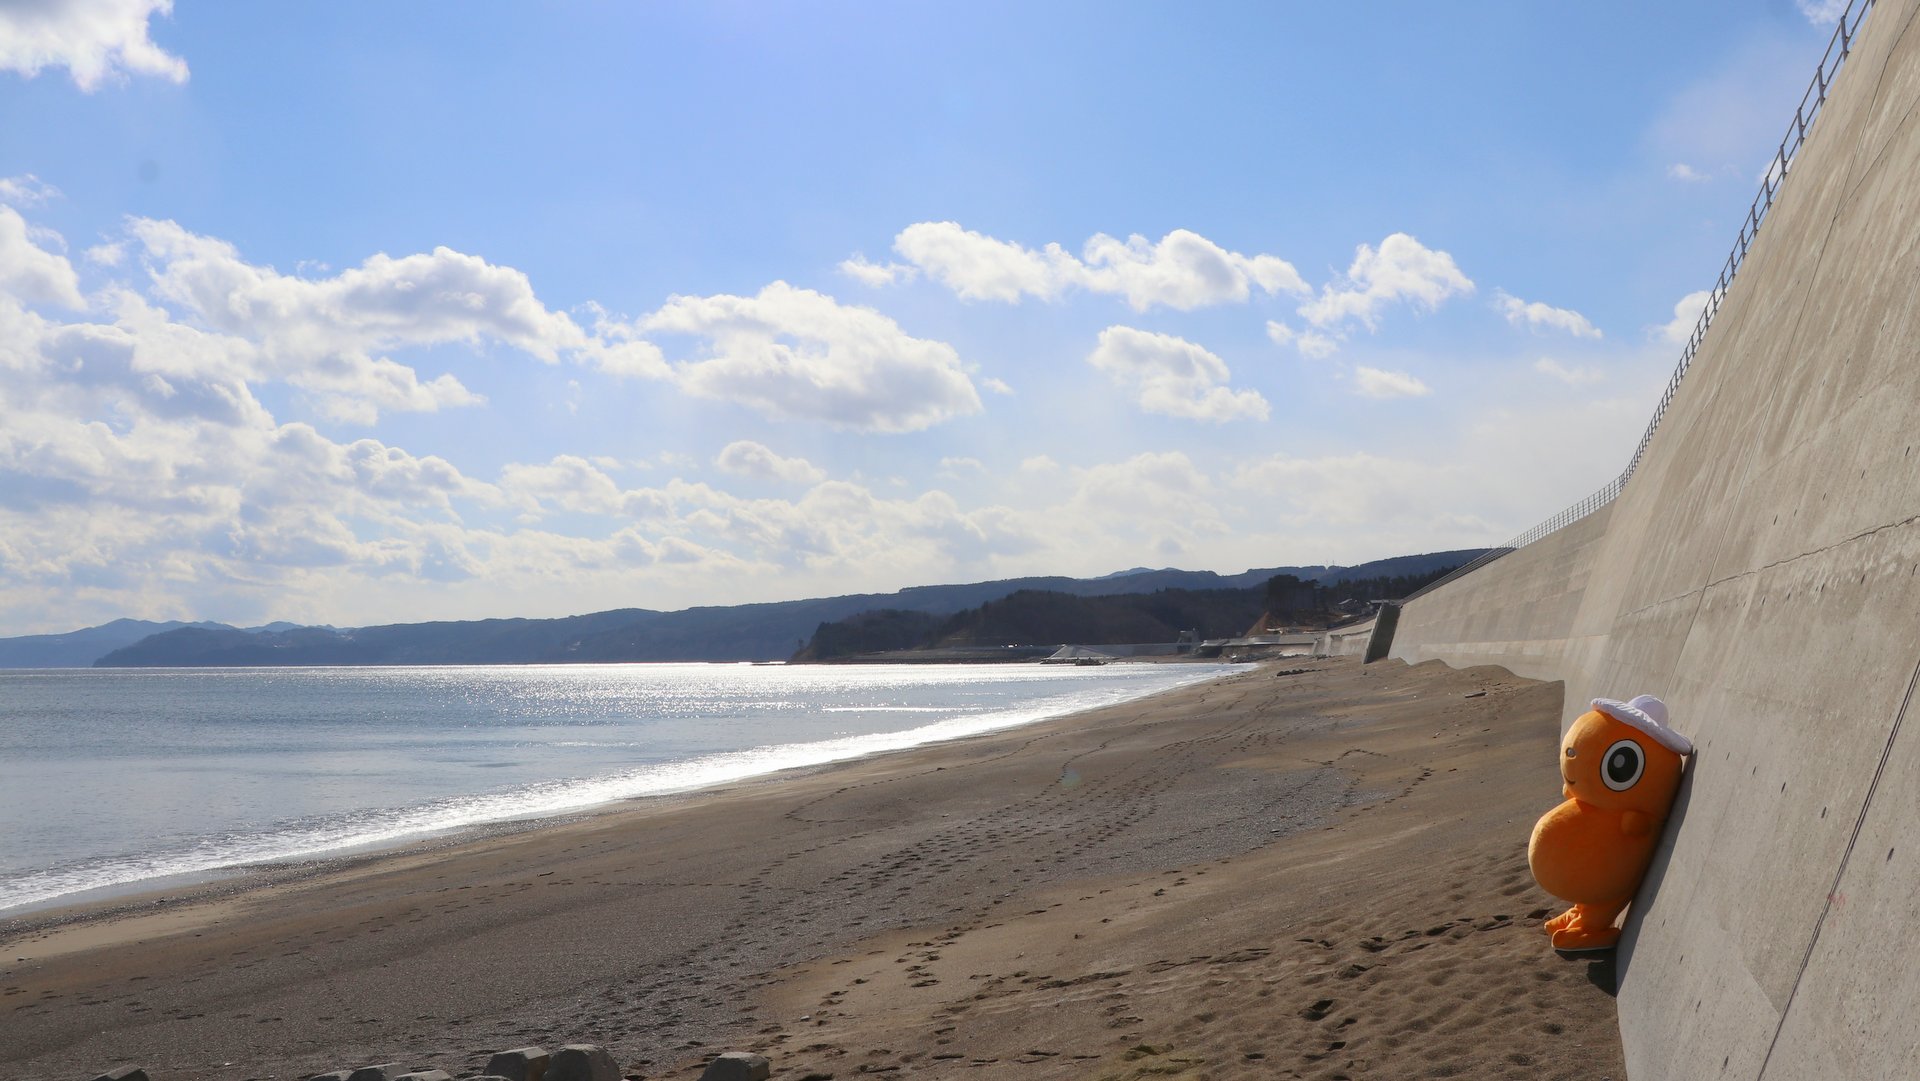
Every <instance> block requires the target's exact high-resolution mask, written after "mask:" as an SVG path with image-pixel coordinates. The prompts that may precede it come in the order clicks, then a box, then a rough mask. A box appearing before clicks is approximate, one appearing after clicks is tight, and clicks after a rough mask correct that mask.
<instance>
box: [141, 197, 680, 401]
mask: <svg viewBox="0 0 1920 1081" xmlns="http://www.w3.org/2000/svg"><path fill="white" fill-rule="evenodd" d="M129 232H130V233H131V235H132V237H133V239H134V240H135V241H136V242H137V243H138V244H139V245H140V248H141V254H142V257H143V260H144V262H145V264H146V266H147V269H148V273H149V275H150V278H151V281H152V288H153V293H154V294H155V295H156V296H158V297H160V298H161V299H163V300H166V301H170V302H172V303H174V304H177V305H179V306H180V307H182V308H184V309H185V310H186V311H187V312H189V313H191V314H192V315H193V316H194V317H196V318H197V319H198V320H199V321H200V322H202V323H203V324H205V325H206V326H207V327H209V328H211V329H213V330H216V331H219V332H221V333H224V334H228V335H231V336H234V337H236V338H240V339H242V340H244V341H246V342H248V343H250V344H251V345H252V346H254V348H255V350H256V353H257V359H258V364H259V366H260V370H261V374H263V375H267V376H271V377H274V378H280V379H285V380H286V381H287V382H289V383H292V384H293V385H295V386H298V387H301V388H302V389H305V390H308V391H311V392H313V393H314V394H316V395H317V396H318V400H319V403H320V405H321V407H322V409H323V410H324V411H325V412H326V413H327V414H328V415H330V416H332V417H335V418H336V419H340V420H346V421H352V422H355V423H371V422H372V421H373V420H374V419H375V418H376V417H377V416H378V414H379V412H380V411H382V410H410V411H429V412H430V411H434V410H438V409H442V408H447V407H450V406H462V405H472V404H476V403H478V402H480V401H482V400H483V399H482V398H481V397H480V396H479V395H477V394H474V393H473V392H471V391H469V390H468V389H467V388H466V387H465V386H463V385H462V384H461V383H460V381H459V380H458V379H457V378H455V377H454V376H453V375H451V374H445V375H440V376H437V377H435V378H433V379H430V380H422V379H421V378H419V376H418V374H417V373H416V372H415V371H414V370H413V369H412V368H411V367H408V366H406V365H404V364H402V363H399V362H397V361H395V360H393V359H391V358H388V357H384V356H377V355H375V354H376V353H377V352H378V351H383V350H388V349H396V348H403V347H411V346H425V345H437V344H444V343H448V342H465V343H471V344H478V343H480V342H483V341H486V340H495V341H500V342H503V343H505V344H508V345H511V346H513V347H515V348H517V349H520V350H522V351H524V352H526V353H528V354H530V355H532V356H534V357H536V358H538V359H540V360H543V361H547V362H549V363H551V362H553V361H556V360H557V359H559V357H560V355H561V353H562V352H563V351H572V352H581V353H583V354H591V355H592V356H593V357H595V358H596V359H598V361H599V363H600V364H601V366H602V367H608V368H612V367H615V366H616V365H615V364H614V363H612V362H610V361H609V360H608V359H607V358H608V357H625V356H626V355H628V354H637V355H638V359H636V360H633V361H631V362H630V363H632V364H633V365H634V366H637V367H639V366H644V362H645V358H646V351H647V350H648V349H649V348H651V347H649V346H647V344H646V343H644V342H640V343H614V344H608V343H604V342H598V341H589V339H588V338H587V336H586V334H585V333H584V332H583V331H581V330H580V328H579V327H578V326H576V325H575V324H574V323H573V321H572V320H571V319H569V318H568V317H567V316H565V315H564V314H561V313H558V312H553V311H549V310H548V309H547V308H546V307H545V306H544V305H542V304H541V303H540V301H539V300H538V299H537V298H536V297H535V296H534V294H533V287H532V285H531V283H529V282H528V281H527V277H526V275H525V274H522V273H521V272H520V271H518V270H514V269H513V268H511V267H502V266H495V265H492V264H489V263H488V262H486V260H484V259H481V258H479V257H477V256H472V255H465V254H462V253H460V252H456V251H453V250H452V249H449V248H435V249H434V250H433V251H432V252H431V253H428V254H417V255H409V256H404V257H402V258H398V259H396V258H393V257H391V256H388V255H384V254H382V255H374V256H372V257H370V258H369V259H367V260H366V261H365V262H364V263H362V264H361V265H360V266H358V267H354V268H351V269H348V270H345V271H342V272H341V273H340V274H338V275H336V276H334V277H330V278H320V279H308V278H298V277H291V276H287V275H283V274H280V273H278V272H276V271H275V270H273V269H272V268H271V267H263V266H256V265H254V264H251V263H248V262H246V261H245V260H243V259H242V258H241V257H240V255H239V252H238V251H237V250H236V249H235V248H234V247H233V245H231V244H228V243H227V242H225V241H223V240H217V239H215V238H212V237H206V236H200V235H197V234H194V233H191V232H188V231H187V230H185V229H183V228H181V227H180V226H179V225H177V224H175V223H173V222H171V221H155V220H151V219H144V218H141V219H134V220H133V221H132V222H130V223H129Z"/></svg>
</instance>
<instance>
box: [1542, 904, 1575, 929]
mask: <svg viewBox="0 0 1920 1081" xmlns="http://www.w3.org/2000/svg"><path fill="white" fill-rule="evenodd" d="M1578 911H1580V910H1579V909H1577V908H1569V909H1567V910H1566V911H1565V912H1562V913H1560V914H1559V915H1558V916H1555V917H1554V918H1552V919H1550V920H1548V921H1547V922H1546V923H1544V924H1541V926H1542V927H1545V928H1546V930H1547V933H1548V934H1553V933H1554V932H1556V931H1559V930H1561V929H1562V928H1566V927H1571V926H1573V916H1574V913H1576V912H1578Z"/></svg>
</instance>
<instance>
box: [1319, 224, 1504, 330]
mask: <svg viewBox="0 0 1920 1081" xmlns="http://www.w3.org/2000/svg"><path fill="white" fill-rule="evenodd" d="M1473 288H1474V287H1473V282H1471V281H1469V280H1468V279H1467V276H1466V275H1465V274H1462V273H1461V272H1460V268H1459V267H1458V266H1455V265H1454V262H1453V256H1451V255H1448V254H1447V253H1446V252H1443V251H1436V250H1434V249H1432V248H1428V247H1426V246H1425V245H1423V244H1421V243H1420V242H1419V241H1418V240H1415V239H1414V238H1413V237H1411V236H1408V235H1407V234H1405V233H1394V234H1393V235H1391V236H1389V237H1387V238H1386V239H1385V240H1383V241H1381V242H1380V247H1379V248H1378V249H1375V248H1373V247H1371V246H1369V245H1366V244H1362V245H1360V246H1359V248H1358V249H1357V250H1356V251H1355V252H1354V256H1353V264H1352V265H1351V266H1349V267H1348V268H1347V273H1346V275H1345V278H1344V280H1341V281H1337V282H1330V283H1328V284H1327V285H1326V286H1324V287H1323V288H1322V289H1321V291H1320V295H1319V296H1318V297H1317V298H1315V299H1314V300H1311V301H1309V302H1307V303H1306V304H1303V305H1301V306H1300V314H1301V316H1302V317H1304V318H1305V319H1306V320H1307V322H1309V323H1311V324H1313V325H1314V326H1316V327H1320V328H1322V329H1329V328H1337V327H1340V326H1342V325H1344V324H1347V323H1349V322H1352V321H1358V322H1360V323H1362V324H1364V325H1365V326H1366V327H1367V328H1368V329H1369V330H1371V329H1373V328H1374V327H1375V326H1376V325H1377V324H1378V321H1379V318H1380V311H1381V309H1383V308H1385V307H1388V306H1390V305H1392V304H1395V303H1399V302H1402V301H1404V302H1406V303H1409V304H1412V305H1414V306H1416V307H1420V308H1425V309H1426V310H1428V311H1432V310H1433V309H1435V308H1437V307H1439V306H1440V305H1441V303H1442V302H1444V301H1446V300H1447V299H1448V298H1450V297H1455V296H1463V295H1466V294H1469V293H1472V292H1473Z"/></svg>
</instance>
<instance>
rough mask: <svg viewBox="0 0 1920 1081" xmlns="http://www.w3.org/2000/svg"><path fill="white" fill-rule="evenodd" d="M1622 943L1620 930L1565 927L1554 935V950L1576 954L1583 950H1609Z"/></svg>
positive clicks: (1615, 928) (1614, 928)
mask: <svg viewBox="0 0 1920 1081" xmlns="http://www.w3.org/2000/svg"><path fill="white" fill-rule="evenodd" d="M1619 941H1620V928H1618V927H1601V928H1597V929H1588V928H1584V927H1582V928H1573V927H1563V928H1561V929H1559V930H1557V931H1555V932H1554V933H1553V948H1554V949H1556V950H1566V951H1568V952H1569V953H1575V952H1579V951H1582V950H1607V949H1612V948H1613V946H1614V944H1615V943H1617V942H1619Z"/></svg>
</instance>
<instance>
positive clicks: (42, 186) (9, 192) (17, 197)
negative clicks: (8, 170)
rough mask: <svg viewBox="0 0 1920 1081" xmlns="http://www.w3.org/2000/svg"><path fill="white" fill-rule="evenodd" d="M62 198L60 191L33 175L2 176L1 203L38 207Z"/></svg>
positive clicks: (0, 184)
mask: <svg viewBox="0 0 1920 1081" xmlns="http://www.w3.org/2000/svg"><path fill="white" fill-rule="evenodd" d="M59 197H60V189H59V188H56V187H54V186H53V185H52V184H49V183H47V182H45V181H43V180H41V179H40V178H39V177H37V176H34V175H33V174H32V173H25V174H23V175H21V176H0V203H11V204H13V205H14V206H37V205H39V204H40V203H44V202H47V201H48V200H51V199H58V198H59Z"/></svg>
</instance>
